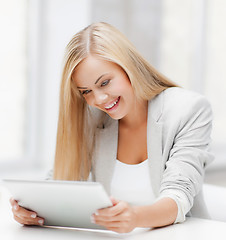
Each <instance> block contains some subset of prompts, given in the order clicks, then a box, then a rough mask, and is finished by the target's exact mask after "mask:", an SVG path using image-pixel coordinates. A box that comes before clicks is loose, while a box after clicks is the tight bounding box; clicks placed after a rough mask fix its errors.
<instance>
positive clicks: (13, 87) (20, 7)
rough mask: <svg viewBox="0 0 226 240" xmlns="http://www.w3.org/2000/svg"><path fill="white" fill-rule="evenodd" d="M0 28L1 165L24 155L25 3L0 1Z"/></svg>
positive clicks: (13, 0) (18, 0)
mask: <svg viewBox="0 0 226 240" xmlns="http://www.w3.org/2000/svg"><path fill="white" fill-rule="evenodd" d="M12 6H13V7H12ZM0 29H1V38H0V112H1V117H0V149H1V150H0V163H3V162H6V161H7V162H9V161H12V160H14V159H15V158H22V157H23V155H24V154H25V145H24V142H25V134H24V133H25V131H24V129H25V125H26V101H27V49H26V42H27V38H26V36H27V1H26V0H7V1H4V0H1V1H0Z"/></svg>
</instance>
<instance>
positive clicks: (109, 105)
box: [105, 97, 120, 111]
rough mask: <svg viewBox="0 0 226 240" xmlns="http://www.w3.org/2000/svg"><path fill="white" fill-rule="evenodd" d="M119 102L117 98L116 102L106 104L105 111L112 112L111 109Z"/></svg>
mask: <svg viewBox="0 0 226 240" xmlns="http://www.w3.org/2000/svg"><path fill="white" fill-rule="evenodd" d="M119 100H120V97H118V98H117V99H116V100H114V101H113V102H111V103H110V104H108V105H107V106H105V109H106V110H107V111H109V110H112V109H113V108H114V107H115V106H116V105H117V103H118V102H119Z"/></svg>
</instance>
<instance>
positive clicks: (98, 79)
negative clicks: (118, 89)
mask: <svg viewBox="0 0 226 240" xmlns="http://www.w3.org/2000/svg"><path fill="white" fill-rule="evenodd" d="M106 74H108V73H104V74H102V75H101V76H100V77H98V78H97V80H96V82H95V83H94V84H97V83H98V82H99V81H100V79H101V78H102V77H103V76H105V75H106ZM77 88H78V89H87V87H77Z"/></svg>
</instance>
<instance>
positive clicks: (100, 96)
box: [95, 92, 108, 105]
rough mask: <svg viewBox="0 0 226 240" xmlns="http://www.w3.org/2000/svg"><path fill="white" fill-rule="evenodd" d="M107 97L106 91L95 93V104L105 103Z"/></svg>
mask: <svg viewBox="0 0 226 240" xmlns="http://www.w3.org/2000/svg"><path fill="white" fill-rule="evenodd" d="M107 99H108V94H107V93H103V92H99V93H96V94H95V104H98V105H100V104H103V103H106V102H107Z"/></svg>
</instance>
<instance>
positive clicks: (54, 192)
mask: <svg viewBox="0 0 226 240" xmlns="http://www.w3.org/2000/svg"><path fill="white" fill-rule="evenodd" d="M3 183H4V184H5V185H6V187H7V188H8V189H9V191H10V192H11V194H12V196H13V198H14V199H15V200H17V202H18V204H19V205H20V206H21V207H23V208H20V209H19V210H18V209H14V211H17V210H18V211H21V213H22V214H25V215H26V216H33V218H34V219H35V222H36V221H37V224H39V225H42V222H41V221H42V218H44V219H45V221H44V225H47V226H63V227H76V228H91V229H103V227H101V226H98V225H96V224H94V223H92V222H91V218H90V217H91V215H92V214H93V213H95V212H96V210H97V209H101V208H106V207H110V206H112V202H111V200H110V198H109V197H108V196H107V193H106V192H105V190H104V188H103V186H102V185H101V184H100V183H96V182H71V181H26V180H3ZM11 204H13V205H14V206H17V207H16V208H18V207H19V206H18V205H17V204H16V202H13V200H11ZM30 210H31V211H30ZM33 211H34V212H33ZM37 216H38V217H37ZM31 218H32V217H31ZM31 218H28V221H29V219H31ZM31 220H32V222H34V220H33V219H31ZM28 224H29V223H28Z"/></svg>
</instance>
